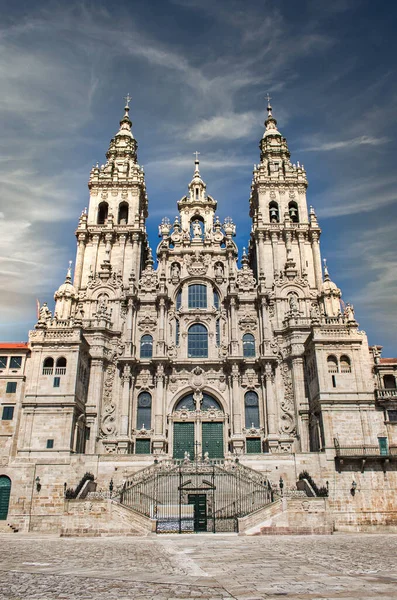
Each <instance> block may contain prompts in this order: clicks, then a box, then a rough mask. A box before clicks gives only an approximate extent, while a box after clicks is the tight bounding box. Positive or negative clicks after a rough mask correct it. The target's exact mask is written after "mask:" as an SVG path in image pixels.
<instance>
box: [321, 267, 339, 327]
mask: <svg viewBox="0 0 397 600" xmlns="http://www.w3.org/2000/svg"><path fill="white" fill-rule="evenodd" d="M323 263H324V283H323V285H322V289H321V292H322V300H323V306H324V312H325V315H326V316H327V317H337V316H338V315H339V313H340V298H341V296H342V292H341V291H340V289H339V288H338V287H337V285H336V284H335V283H334V282H333V281H331V277H330V276H329V271H328V267H327V260H326V259H325V258H324V259H323Z"/></svg>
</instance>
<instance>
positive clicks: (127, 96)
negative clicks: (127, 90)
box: [124, 94, 132, 108]
mask: <svg viewBox="0 0 397 600" xmlns="http://www.w3.org/2000/svg"><path fill="white" fill-rule="evenodd" d="M124 100H125V105H126V106H127V107H128V108H129V107H130V102H131V100H132V98H131V96H130V95H129V94H127V95H126V96H124Z"/></svg>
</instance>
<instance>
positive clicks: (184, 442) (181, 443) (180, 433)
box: [174, 423, 194, 460]
mask: <svg viewBox="0 0 397 600" xmlns="http://www.w3.org/2000/svg"><path fill="white" fill-rule="evenodd" d="M185 452H189V454H190V459H191V460H192V459H193V457H194V423H174V458H184V456H185Z"/></svg>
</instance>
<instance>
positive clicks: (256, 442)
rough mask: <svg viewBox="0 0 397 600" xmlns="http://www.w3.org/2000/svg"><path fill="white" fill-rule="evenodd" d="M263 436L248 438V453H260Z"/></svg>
mask: <svg viewBox="0 0 397 600" xmlns="http://www.w3.org/2000/svg"><path fill="white" fill-rule="evenodd" d="M261 446H262V445H261V438H247V440H246V448H247V454H260V453H261V452H262V447H261Z"/></svg>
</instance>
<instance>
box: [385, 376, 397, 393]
mask: <svg viewBox="0 0 397 600" xmlns="http://www.w3.org/2000/svg"><path fill="white" fill-rule="evenodd" d="M383 387H384V388H386V389H387V390H393V389H395V388H396V378H395V377H394V375H383Z"/></svg>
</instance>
